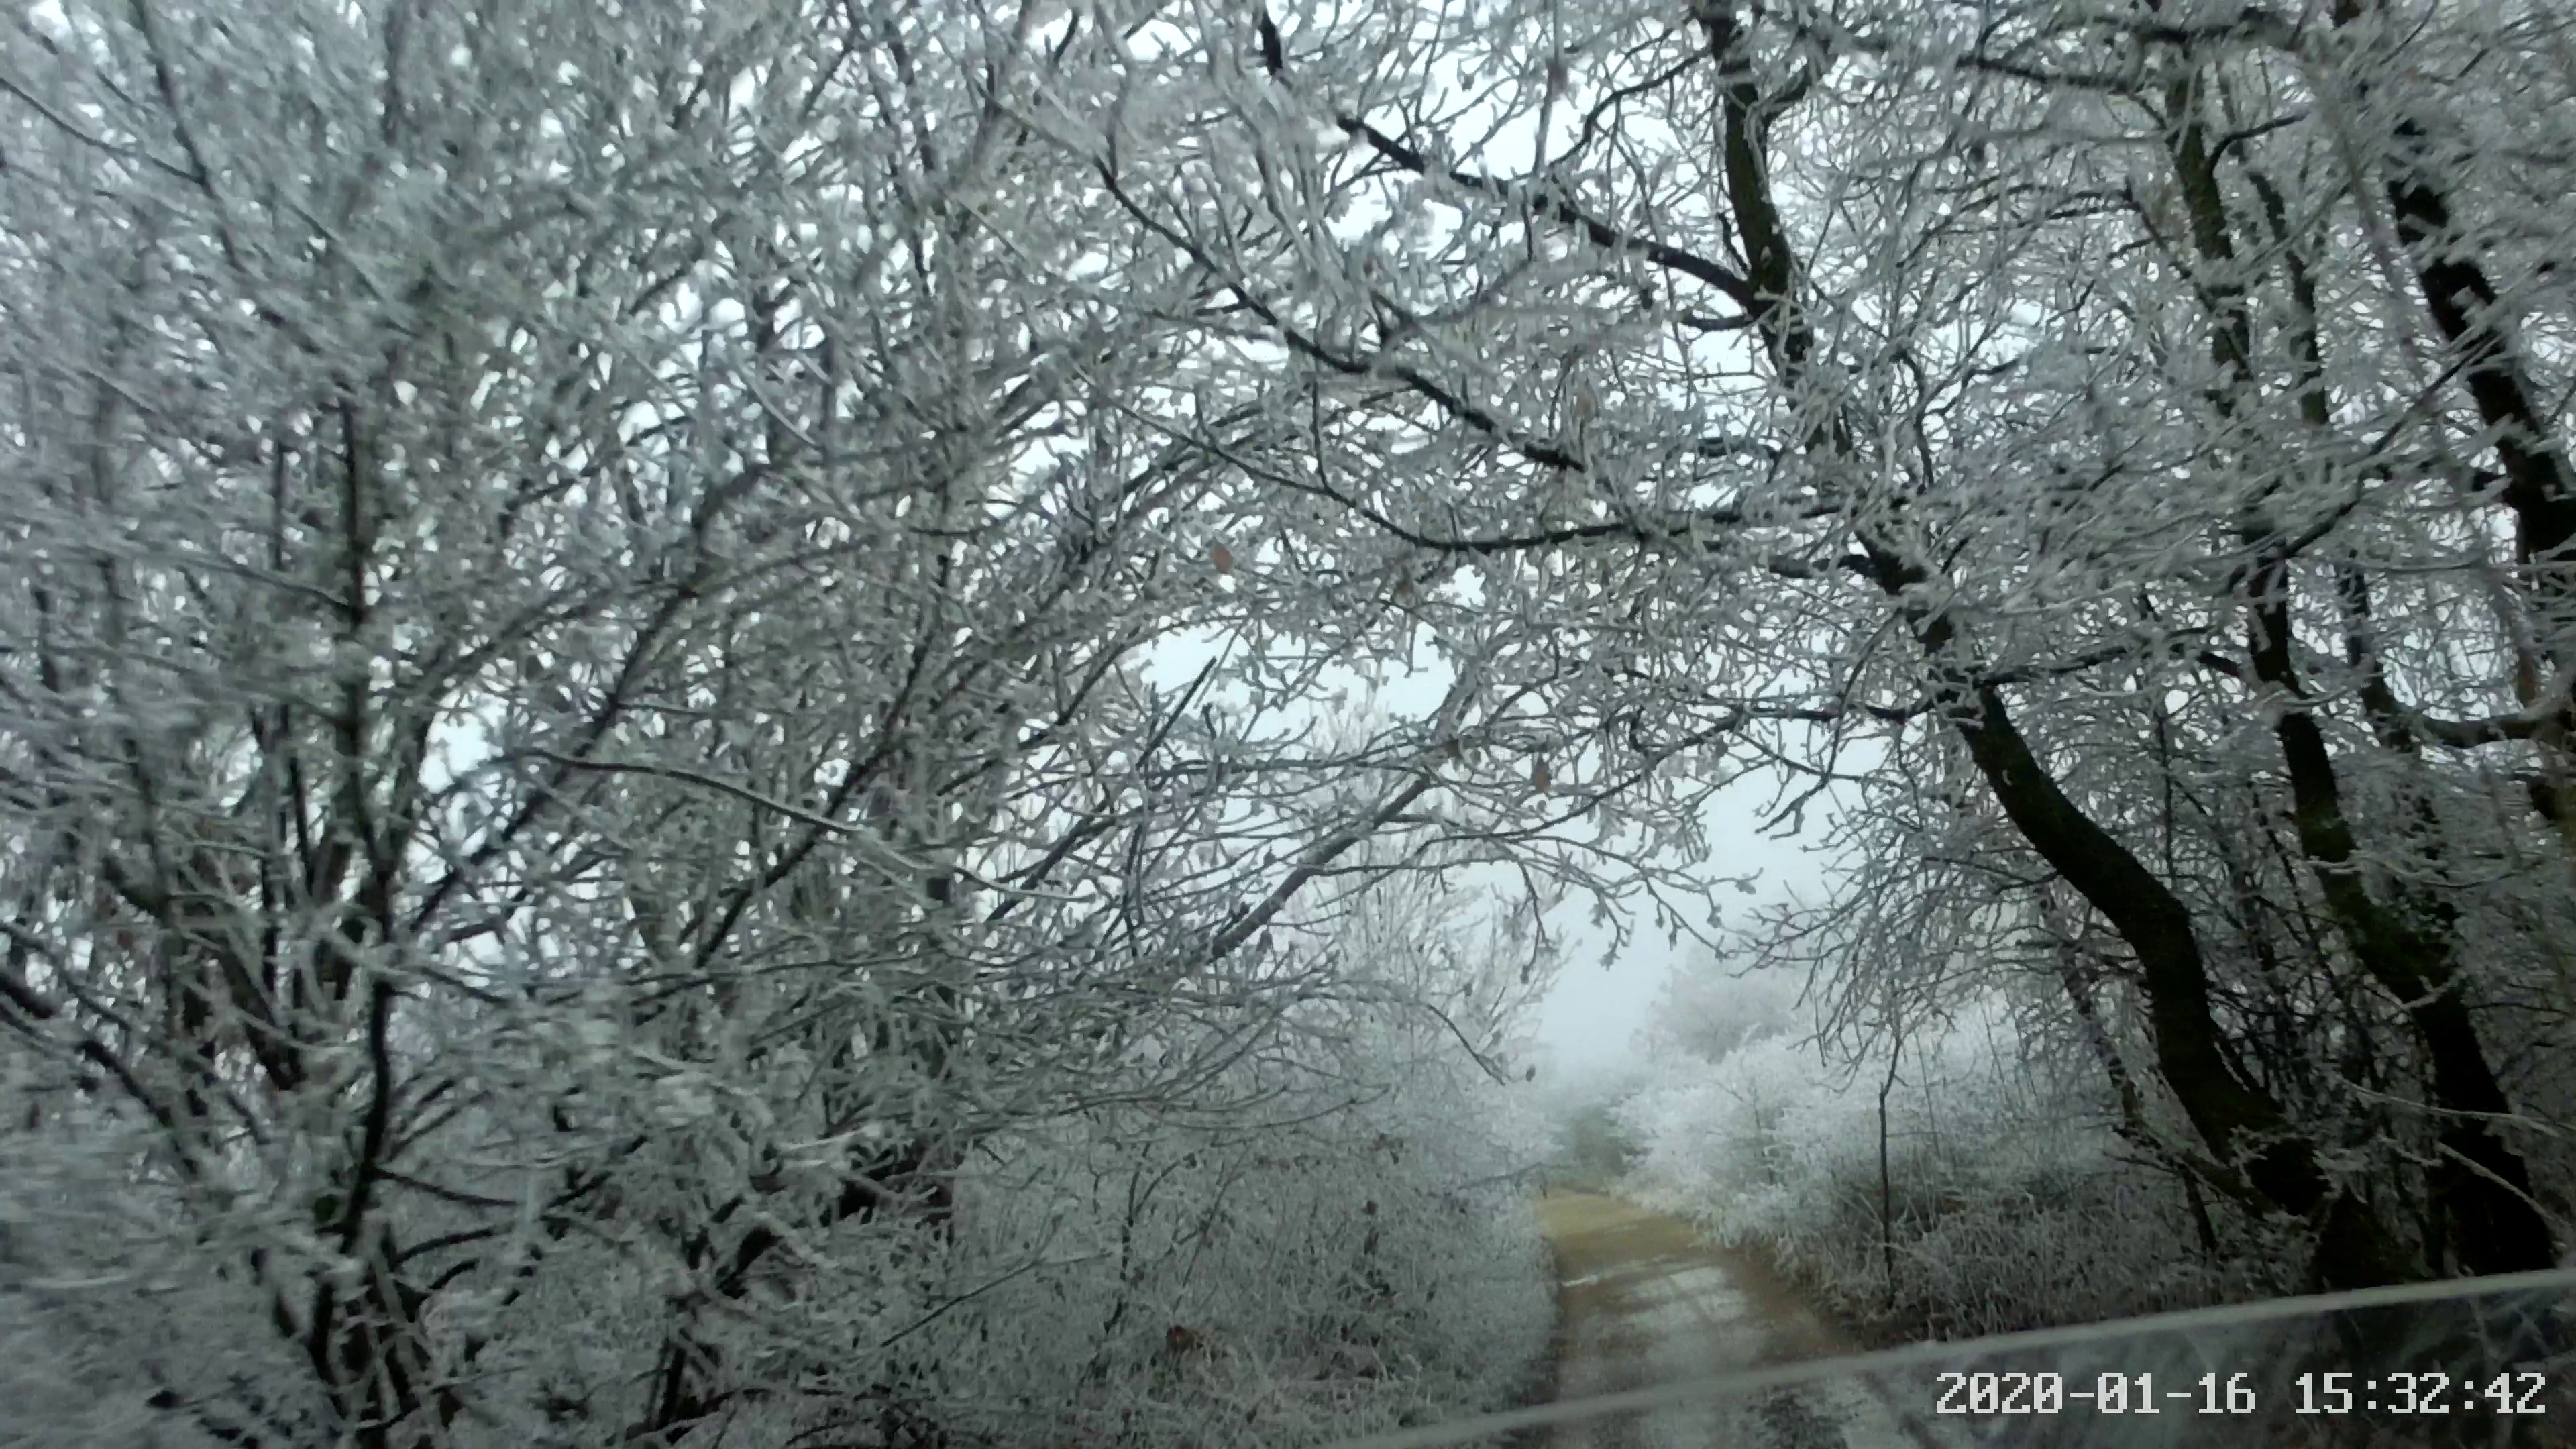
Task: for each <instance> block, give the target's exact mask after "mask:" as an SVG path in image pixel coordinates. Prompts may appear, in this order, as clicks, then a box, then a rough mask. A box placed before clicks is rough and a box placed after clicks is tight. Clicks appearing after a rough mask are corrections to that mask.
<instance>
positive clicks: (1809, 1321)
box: [1538, 1191, 1938, 1449]
mask: <svg viewBox="0 0 2576 1449" xmlns="http://www.w3.org/2000/svg"><path fill="white" fill-rule="evenodd" d="M1538 1212H1539V1223H1540V1227H1541V1228H1542V1230H1544V1231H1545V1233H1546V1234H1547V1239H1548V1242H1549V1244H1550V1245H1551V1246H1552V1247H1553V1248H1554V1249H1555V1250H1556V1265H1557V1315H1558V1321H1557V1340H1556V1392H1555V1398H1556V1399H1557V1400H1558V1401H1560V1402H1562V1401H1564V1400H1567V1399H1578V1398H1584V1397H1587V1396H1590V1395H1593V1394H1606V1393H1615V1392H1617V1391H1619V1390H1622V1389H1640V1388H1649V1387H1654V1386H1659V1385H1663V1384H1671V1383H1680V1382H1685V1381H1690V1380H1695V1379H1703V1378H1706V1377H1708V1376H1710V1375H1714V1374H1721V1373H1727V1372H1730V1371H1734V1370H1741V1369H1748V1368H1754V1367H1758V1366H1761V1365H1766V1364H1779V1363H1789V1362H1794V1361H1797V1360H1800V1359H1809V1358H1821V1357H1826V1356H1829V1355H1833V1354H1837V1353H1848V1352H1851V1351H1852V1349H1851V1346H1850V1345H1849V1344H1848V1343H1846V1342H1844V1341H1843V1340H1842V1339H1841V1338H1840V1336H1839V1335H1837V1334H1836V1333H1834V1332H1833V1330H1832V1329H1831V1328H1830V1327H1828V1326H1827V1325H1826V1324H1825V1323H1824V1321H1823V1320H1822V1319H1820V1318H1819V1317H1818V1316H1817V1315H1816V1314H1815V1313H1813V1312H1812V1311H1810V1310H1809V1309H1808V1308H1807V1307H1806V1306H1805V1305H1804V1304H1803V1303H1801V1302H1800V1301H1799V1300H1798V1299H1797V1297H1796V1296H1795V1295H1793V1294H1792V1293H1790V1292H1789V1291H1788V1290H1787V1289H1786V1288H1785V1287H1784V1286H1783V1285H1782V1284H1781V1283H1780V1282H1779V1280H1778V1279H1777V1278H1775V1277H1773V1276H1772V1275H1771V1274H1770V1273H1768V1272H1767V1271H1765V1270H1764V1269H1763V1268H1762V1267H1761V1266H1760V1265H1759V1264H1756V1263H1754V1262H1752V1261H1751V1260H1749V1259H1747V1258H1745V1257H1744V1256H1742V1255H1740V1254H1737V1253H1732V1252H1729V1251H1727V1250H1726V1249H1724V1248H1719V1247H1715V1246H1713V1245H1711V1244H1708V1243H1705V1242H1703V1241H1701V1240H1700V1238H1699V1235H1698V1234H1697V1233H1695V1232H1693V1231H1692V1229H1691V1227H1690V1225H1689V1224H1688V1223H1685V1222H1683V1221H1681V1220H1680V1219H1678V1218H1673V1217H1667V1216H1665V1215H1664V1214H1662V1213H1655V1212H1648V1211H1647V1210H1645V1209H1643V1208H1639V1207H1635V1206H1632V1205H1630V1204H1628V1203H1624V1202H1621V1201H1619V1200H1618V1199H1616V1198H1608V1197H1599V1196H1595V1195H1593V1194H1591V1193H1575V1192H1562V1191H1560V1192H1554V1193H1550V1194H1549V1195H1547V1196H1545V1197H1542V1198H1541V1199H1540V1200H1539V1204H1538ZM1919 1432H1921V1431H1920V1430H1917V1431H1915V1432H1909V1431H1908V1429H1907V1427H1905V1426H1904V1425H1901V1424H1900V1423H1899V1421H1898V1414H1897V1413H1896V1411H1895V1407H1894V1406H1892V1405H1890V1404H1888V1403H1887V1402H1885V1401H1884V1400H1882V1399H1880V1398H1878V1397H1876V1396H1874V1395H1873V1394H1871V1392H1870V1391H1869V1390H1867V1389H1865V1388H1863V1387H1862V1386H1860V1385H1859V1384H1856V1383H1853V1382H1851V1381H1849V1380H1832V1381H1827V1382H1823V1383H1817V1384H1808V1385H1800V1386H1796V1387H1792V1388H1787V1389H1775V1390H1770V1391H1767V1392H1764V1393H1760V1394H1756V1395H1753V1396H1751V1397H1749V1398H1743V1399H1735V1400H1730V1401H1721V1402H1714V1403H1695V1404H1682V1405H1677V1406H1674V1407H1672V1408H1666V1409H1653V1410H1645V1411H1640V1412H1633V1413H1627V1414H1621V1415H1617V1416H1613V1417H1607V1418H1602V1419H1595V1420H1591V1421H1588V1422H1585V1423H1580V1424H1568V1425H1563V1426H1560V1427H1559V1428H1557V1429H1556V1430H1555V1431H1554V1437H1553V1438H1552V1439H1549V1440H1546V1441H1544V1442H1545V1443H1546V1444H1547V1445H1549V1446H1550V1449H1711V1446H1717V1445H1724V1446H1728V1449H1938V1441H1936V1440H1933V1439H1930V1438H1923V1437H1916V1435H1917V1433H1919Z"/></svg>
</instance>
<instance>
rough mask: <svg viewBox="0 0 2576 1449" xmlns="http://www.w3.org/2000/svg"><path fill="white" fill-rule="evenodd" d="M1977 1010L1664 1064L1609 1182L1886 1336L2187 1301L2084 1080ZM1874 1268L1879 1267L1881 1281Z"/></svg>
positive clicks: (1977, 1329) (2182, 1253) (2201, 1276)
mask: <svg viewBox="0 0 2576 1449" xmlns="http://www.w3.org/2000/svg"><path fill="white" fill-rule="evenodd" d="M2000 1011H2001V1007H2000V1003H1996V1002H1992V1001H1988V1002H1983V1003H1979V1004H1977V1005H1976V1006H1975V1008H1973V1009H1971V1010H1967V1011H1963V1012H1961V1013H1959V1014H1958V1015H1957V1016H1955V1017H1954V1018H1953V1019H1951V1020H1950V1021H1948V1022H1946V1023H1943V1024H1941V1025H1939V1026H1937V1027H1935V1028H1933V1029H1930V1030H1926V1031H1924V1032H1921V1033H1918V1034H1916V1035H1915V1036H1913V1037H1910V1038H1909V1039H1908V1040H1907V1042H1906V1045H1905V1051H1904V1055H1903V1057H1902V1058H1901V1059H1900V1061H1899V1062H1898V1064H1897V1065H1898V1073H1897V1079H1896V1082H1895V1085H1894V1086H1893V1087H1891V1088H1890V1089H1889V1091H1888V1096H1887V1116H1886V1142H1887V1172H1886V1178H1885V1182H1884V1192H1882V1179H1881V1175H1880V1159H1879V1150H1880V1108H1879V1096H1878V1093H1879V1088H1880V1086H1881V1085H1882V1083H1883V1082H1884V1081H1885V1079H1886V1076H1887V1058H1886V1056H1885V1054H1884V1052H1883V1050H1882V1051H1881V1052H1879V1053H1878V1054H1877V1055H1875V1056H1874V1057H1873V1056H1871V1055H1869V1054H1867V1053H1864V1054H1861V1055H1860V1056H1859V1057H1858V1058H1857V1059H1847V1060H1842V1061H1834V1060H1831V1059H1829V1057H1828V1056H1827V1055H1826V1054H1825V1053H1822V1052H1820V1051H1819V1050H1818V1049H1817V1047H1816V1046H1815V1045H1814V1044H1813V1043H1812V1042H1810V1041H1807V1040H1804V1039H1801V1038H1799V1037H1797V1036H1795V1035H1792V1034H1788V1033H1774V1034H1771V1035H1767V1036H1761V1037H1758V1038H1757V1039H1754V1040H1751V1041H1749V1042H1746V1043H1745V1044H1743V1045H1738V1046H1734V1047H1732V1048H1731V1049H1729V1050H1726V1051H1725V1052H1723V1053H1722V1054H1721V1055H1719V1056H1718V1057H1717V1058H1716V1060H1714V1061H1713V1062H1712V1061H1707V1060H1703V1059H1700V1058H1695V1057H1672V1058H1668V1059H1667V1062H1666V1070H1665V1072H1664V1073H1663V1074H1662V1075H1661V1076H1659V1077H1658V1078H1657V1079H1656V1080H1655V1081H1654V1082H1653V1083H1652V1084H1650V1085H1649V1086H1647V1087H1645V1088H1644V1089H1642V1090H1640V1091H1638V1092H1637V1093H1636V1094H1634V1095H1633V1096H1631V1097H1630V1098H1628V1099H1627V1100H1626V1101H1625V1102H1624V1103H1622V1104H1621V1106H1620V1109H1619V1111H1620V1115H1621V1117H1622V1118H1623V1119H1624V1120H1625V1121H1626V1123H1627V1124H1628V1125H1629V1128H1630V1130H1631V1132H1632V1133H1633V1134H1634V1135H1635V1137H1636V1138H1637V1139H1638V1140H1639V1141H1640V1142H1642V1143H1643V1144H1644V1151H1643V1154H1642V1155H1641V1157H1640V1158H1639V1159H1638V1161H1637V1163H1636V1166H1635V1168H1634V1170H1633V1172H1632V1173H1631V1175H1630V1177H1629V1179H1628V1181H1627V1184H1626V1187H1627V1190H1628V1191H1629V1192H1631V1193H1632V1194H1634V1195H1635V1196H1637V1197H1638V1198H1639V1199H1640V1200H1642V1201H1645V1202H1647V1203H1649V1204H1651V1205H1653V1206H1657V1207H1660V1208H1664V1209H1666V1210H1668V1211H1673V1212H1676V1213H1680V1214H1682V1215H1684V1216H1687V1217H1689V1218H1691V1219H1693V1220H1695V1221H1697V1222H1699V1223H1701V1224H1702V1225H1703V1226H1704V1227H1706V1228H1707V1229H1708V1230H1709V1231H1710V1232H1711V1233H1712V1235H1714V1236H1716V1237H1717V1238H1719V1239H1720V1240H1721V1241H1725V1242H1728V1243H1732V1244H1737V1245H1741V1246H1746V1247H1751V1248H1755V1249H1758V1250H1760V1251H1762V1252H1764V1253H1766V1254H1768V1255H1769V1256H1770V1257H1772V1258H1773V1259H1774V1260H1775V1261H1776V1262H1777V1263H1778V1264H1779V1266H1781V1267H1782V1268H1783V1269H1784V1270H1786V1271H1788V1272H1789V1273H1791V1274H1793V1275H1794V1276H1796V1277H1798V1278H1800V1279H1802V1280H1803V1281H1805V1282H1807V1283H1809V1284H1811V1285H1812V1286H1813V1287H1814V1288H1815V1289H1816V1290H1818V1291H1819V1292H1820V1293H1821V1294H1822V1295H1824V1296H1825V1297H1826V1298H1827V1299H1828V1300H1830V1301H1831V1302H1832V1303H1833V1304H1834V1305H1835V1306H1836V1307H1838V1308H1840V1309H1842V1310H1844V1311H1846V1312H1848V1313H1850V1314H1851V1315H1853V1316H1855V1317H1861V1318H1866V1319H1871V1320H1877V1321H1881V1322H1883V1323H1885V1324H1886V1325H1887V1326H1888V1327H1889V1328H1890V1329H1892V1330H1895V1331H1900V1332H1927V1333H1932V1334H1937V1335H1940V1336H1945V1337H1946V1336H1962V1335H1969V1334H1977V1333H1991V1332H2004V1331H2008V1330H2011V1329H2016V1328H2027V1327H2032V1326H2035V1325H2038V1324H2043V1323H2059V1322H2073V1321H2081V1320H2088V1319H2097V1318H2107V1317H2114V1316H2118V1315H2121V1314H2127V1313H2137V1312H2147V1311H2153V1310H2155V1309H2159V1308H2168V1307H2175V1306H2181V1305H2184V1304H2188V1303H2195V1302H2203V1301H2207V1300H2208V1299H2209V1298H2211V1297H2212V1296H2214V1295H2215V1294H2216V1293H2217V1292H2218V1291H2219V1287H2220V1283H2221V1276H2220V1270H2219V1269H2217V1268H2216V1267H2214V1266H2213V1265H2211V1264H2209V1263H2206V1262H2203V1261H2200V1260H2199V1259H2198V1258H2197V1257H2196V1256H2195V1255H2194V1254H2193V1253H2192V1252H2191V1250H2190V1249H2189V1248H2188V1247H2187V1246H2185V1245H2187V1244H2189V1243H2190V1242H2191V1241H2192V1232H2193V1229H2192V1225H2191V1222H2190V1220H2189V1218H2188V1216H2187V1211H2186V1207H2185V1204H2184V1202H2183V1200H2182V1198H2181V1195H2180V1193H2179V1191H2178V1189H2177V1188H2176V1187H2175V1185H2174V1183H2173V1182H2172V1180H2171V1179H2170V1178H2169V1177H2166V1176H2164V1175H2162V1174H2159V1173H2155V1172H2151V1171H2148V1170H2145V1169H2142V1168H2141V1167H2139V1166H2138V1165H2137V1164H2136V1163H2135V1162H2133V1161H2132V1160H2130V1159H2128V1158H2127V1157H2125V1156H2123V1155H2122V1144H2121V1143H2120V1141H2119V1139H2118V1137H2117V1136H2116V1135H2115V1134H2114V1133H2113V1132H2112V1131H2111V1130H2110V1128H2109V1126H2108V1125H2107V1121H2106V1112H2107V1109H2106V1108H2105V1107H2104V1106H2103V1105H2102V1104H2099V1103H2096V1102H2093V1101H2092V1100H2090V1098H2089V1096H2088V1093H2087V1090H2086V1088H2085V1086H2084V1084H2082V1083H2080V1082H2067V1081H2059V1080H2054V1079H2052V1078H2051V1077H2049V1076H2048V1075H2047V1074H2045V1073H2041V1072H2038V1071H2036V1070H2035V1069H2033V1068H2032V1067H2030V1066H2029V1065H2027V1064H2025V1063H2024V1062H2022V1061H2021V1060H2019V1059H2018V1057H2017V1056H2016V1055H2015V1054H2014V1053H2013V1052H2012V1051H2011V1050H2010V1048H2009V1047H2008V1046H2002V1045H1999V1044H2002V1043H2010V1042H2012V1041H2014V1040H2015V1038H2013V1037H2012V1036H2011V1035H2009V1034H2008V1033H2006V1032H2004V1031H2002V1030H2000V1029H1998V1028H1999V1026H2000ZM1891 1269H1892V1273H1891Z"/></svg>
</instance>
